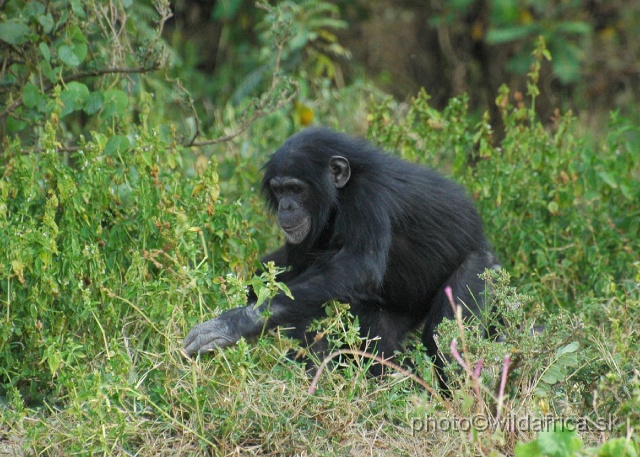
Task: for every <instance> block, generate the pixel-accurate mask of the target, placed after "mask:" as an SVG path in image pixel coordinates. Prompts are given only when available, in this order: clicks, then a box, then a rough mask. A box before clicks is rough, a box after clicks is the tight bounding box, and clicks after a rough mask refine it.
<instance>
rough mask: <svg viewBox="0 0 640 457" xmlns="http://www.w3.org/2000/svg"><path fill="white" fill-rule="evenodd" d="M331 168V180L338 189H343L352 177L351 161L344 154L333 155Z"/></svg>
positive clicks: (330, 162) (330, 160)
mask: <svg viewBox="0 0 640 457" xmlns="http://www.w3.org/2000/svg"><path fill="white" fill-rule="evenodd" d="M329 168H330V169H331V180H332V181H333V185H334V186H336V188H337V189H342V188H343V187H344V186H345V185H346V184H347V182H348V181H349V178H350V177H351V167H350V166H349V161H348V160H347V159H345V158H344V157H342V156H333V157H331V159H329Z"/></svg>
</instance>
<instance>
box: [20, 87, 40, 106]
mask: <svg viewBox="0 0 640 457" xmlns="http://www.w3.org/2000/svg"><path fill="white" fill-rule="evenodd" d="M40 97H41V94H40V91H39V90H38V86H36V85H35V84H33V83H27V84H25V86H24V88H23V89H22V103H23V104H24V106H25V107H27V108H34V107H35V106H36V105H37V104H38V100H39V98H40Z"/></svg>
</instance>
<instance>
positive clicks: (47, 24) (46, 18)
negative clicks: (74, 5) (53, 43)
mask: <svg viewBox="0 0 640 457" xmlns="http://www.w3.org/2000/svg"><path fill="white" fill-rule="evenodd" d="M38 23H39V24H40V25H41V26H42V31H43V32H44V33H50V32H51V30H53V16H52V15H51V13H47V14H43V15H42V16H38Z"/></svg>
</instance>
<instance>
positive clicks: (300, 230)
mask: <svg viewBox="0 0 640 457" xmlns="http://www.w3.org/2000/svg"><path fill="white" fill-rule="evenodd" d="M321 133H322V131H321V130H320V131H319V130H309V131H303V132H301V133H298V134H297V135H294V136H293V137H291V138H290V139H289V140H287V142H285V144H284V145H282V147H281V148H280V149H278V150H277V151H276V152H275V153H274V154H273V156H271V159H270V160H269V162H267V164H266V165H265V173H264V178H263V179H262V191H263V193H264V195H265V197H266V199H267V203H268V205H269V208H270V209H271V210H272V211H274V212H277V216H278V223H279V224H280V227H281V228H282V230H283V232H284V236H285V238H286V240H287V242H288V243H290V244H300V243H302V242H303V241H304V240H305V239H308V238H309V237H311V239H312V240H315V238H316V237H317V236H318V235H319V234H320V232H321V231H322V229H323V228H324V226H325V224H327V222H328V220H329V216H330V214H331V211H332V209H333V208H334V207H335V205H336V204H337V202H338V198H337V191H338V189H342V188H344V186H345V185H346V184H347V182H348V181H349V178H350V177H351V168H350V166H349V161H348V160H347V159H346V158H345V157H343V156H341V155H337V152H338V151H336V150H335V149H333V148H332V147H331V146H332V145H331V144H323V142H322V141H321V139H322V138H321V137H322V135H321ZM311 140H314V141H311ZM318 140H320V141H318Z"/></svg>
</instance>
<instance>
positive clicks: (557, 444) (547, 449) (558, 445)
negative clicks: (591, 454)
mask: <svg viewBox="0 0 640 457" xmlns="http://www.w3.org/2000/svg"><path fill="white" fill-rule="evenodd" d="M537 441H538V445H539V446H540V451H541V452H542V454H544V455H549V456H550V457H572V456H573V454H574V451H577V450H578V449H580V448H581V447H582V441H581V440H580V438H579V437H578V434H577V433H576V431H575V430H570V431H569V430H556V431H542V432H540V433H539V434H538V439H537Z"/></svg>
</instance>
